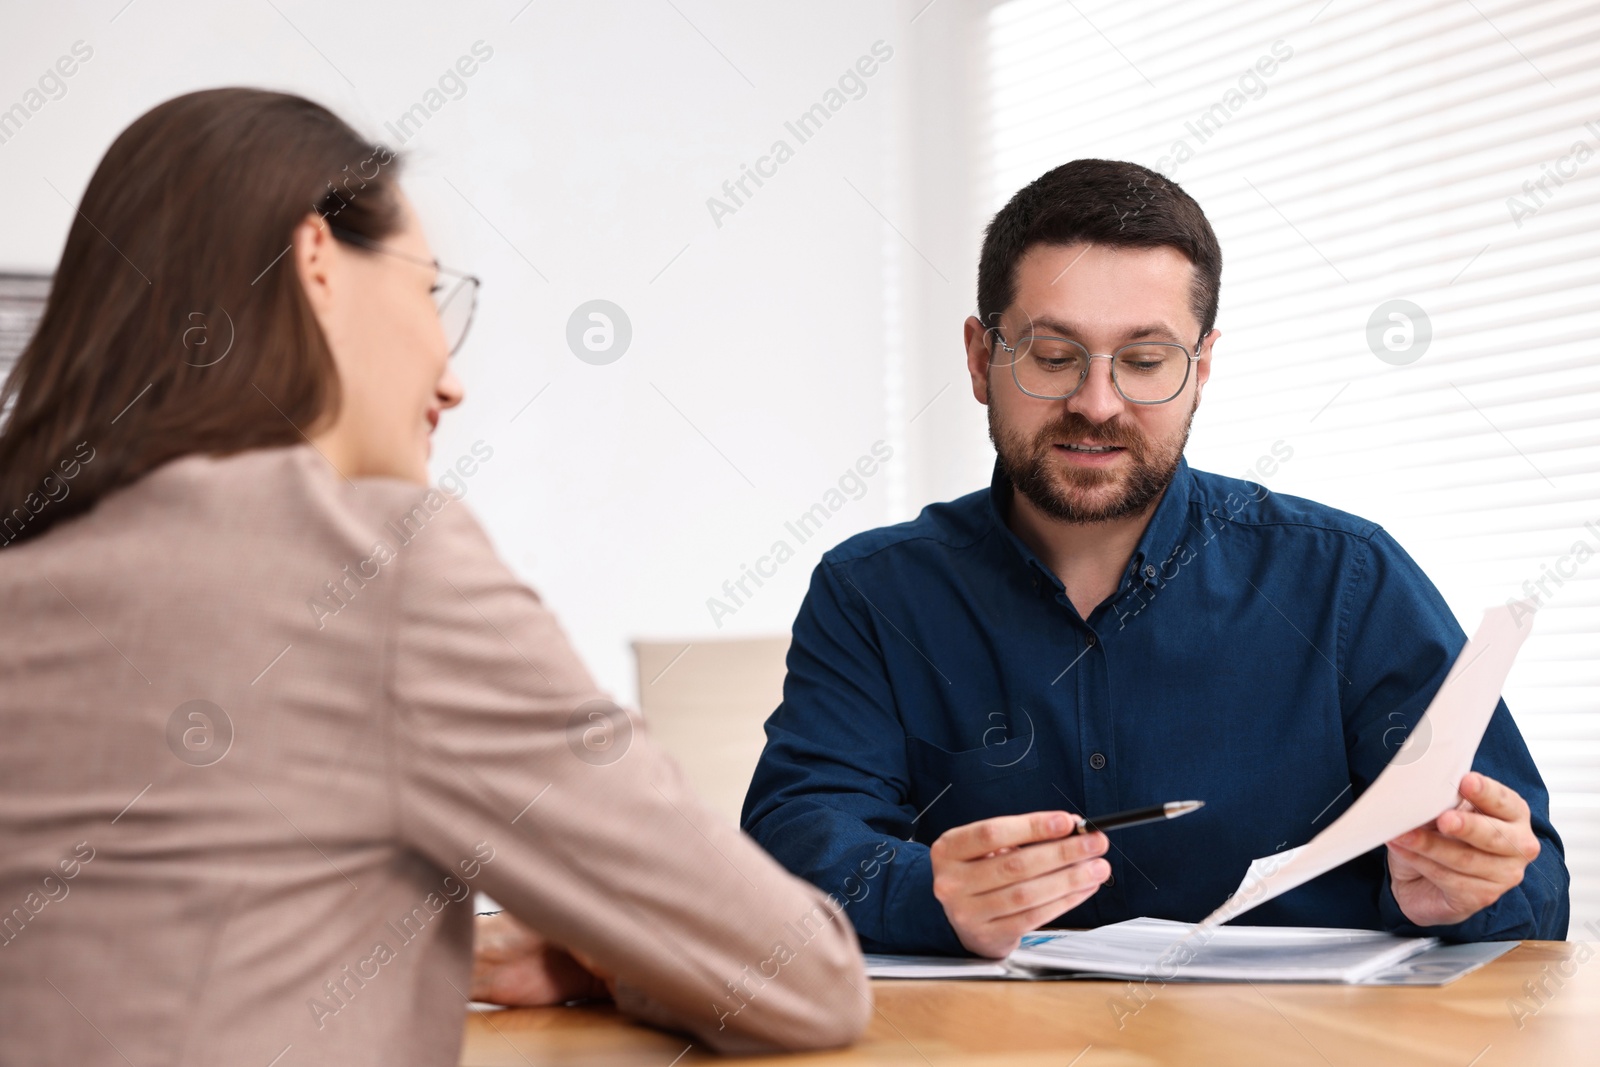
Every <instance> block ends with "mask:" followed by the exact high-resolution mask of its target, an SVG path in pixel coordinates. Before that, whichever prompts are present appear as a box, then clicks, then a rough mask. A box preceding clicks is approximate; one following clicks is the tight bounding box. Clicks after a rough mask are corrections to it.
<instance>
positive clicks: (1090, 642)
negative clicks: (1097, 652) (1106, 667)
mask: <svg viewBox="0 0 1600 1067" xmlns="http://www.w3.org/2000/svg"><path fill="white" fill-rule="evenodd" d="M1083 640H1084V643H1085V644H1087V645H1088V646H1089V647H1090V648H1093V647H1094V643H1095V636H1094V634H1090V635H1089V636H1088V637H1085V638H1084V639H1083Z"/></svg>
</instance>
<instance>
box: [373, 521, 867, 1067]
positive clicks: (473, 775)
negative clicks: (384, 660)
mask: <svg viewBox="0 0 1600 1067" xmlns="http://www.w3.org/2000/svg"><path fill="white" fill-rule="evenodd" d="M398 555H399V557H400V562H399V568H400V569H399V571H398V575H397V576H398V578H399V580H400V582H401V585H400V589H399V592H398V593H397V598H398V603H397V608H398V610H397V621H396V622H395V624H394V629H393V631H392V634H391V638H390V642H389V645H390V647H389V649H388V664H387V671H388V680H389V681H388V685H389V700H390V703H391V706H392V726H391V734H392V737H391V742H390V750H391V759H392V761H393V765H394V768H395V773H394V777H393V781H394V783H395V784H394V786H393V788H394V790H395V794H396V795H395V798H394V805H395V810H396V812H397V819H398V822H399V832H400V834H401V835H402V837H403V839H405V840H406V841H407V842H408V843H409V844H410V845H411V846H412V847H413V848H415V849H416V850H417V851H418V852H420V853H421V854H422V855H424V856H426V857H427V858H428V859H430V860H431V861H433V862H434V863H436V864H438V865H439V866H440V867H443V868H445V869H447V870H451V871H455V870H457V869H458V865H459V864H460V863H461V861H462V860H463V859H464V858H465V859H469V860H470V859H472V858H474V857H476V859H477V860H479V861H481V862H479V863H477V864H475V865H474V869H475V870H476V872H477V875H476V877H475V879H474V880H473V884H474V885H475V886H476V887H477V888H479V889H482V890H484V891H486V892H488V893H489V894H490V895H491V896H493V897H494V899H495V900H497V901H499V902H500V903H501V904H502V905H503V906H504V907H505V908H506V909H507V910H509V911H510V912H511V913H512V914H514V915H516V916H517V917H518V918H519V919H521V920H522V921H523V922H525V923H527V924H528V925H529V926H531V927H533V928H534V929H536V930H538V931H540V932H542V933H543V934H544V935H545V936H547V937H549V938H550V939H551V940H553V941H555V942H556V943H558V944H561V945H564V946H566V947H568V948H571V949H574V950H576V951H578V952H580V953H581V954H583V955H585V956H587V957H588V958H590V959H592V960H594V961H595V963H596V965H597V966H598V967H600V968H601V969H603V970H605V971H609V972H610V973H612V974H614V975H615V976H616V977H617V1001H618V1004H619V1006H621V1007H622V1008H623V1009H624V1010H625V1011H629V1012H631V1013H633V1014H634V1015H636V1016H638V1017H639V1018H642V1019H644V1020H646V1021H649V1022H652V1023H655V1024H658V1025H662V1026H667V1027H672V1028H675V1029H679V1030H683V1031H686V1032H688V1033H689V1034H692V1035H694V1036H695V1037H697V1038H699V1039H700V1040H702V1041H704V1042H705V1043H706V1044H707V1045H708V1046H710V1047H711V1048H713V1049H715V1050H718V1051H722V1052H751V1051H770V1050H777V1049H801V1048H822V1047H831V1046H837V1045H841V1044H846V1043H848V1042H850V1041H852V1040H854V1039H855V1038H856V1037H858V1036H859V1035H860V1034H861V1032H862V1031H863V1030H864V1029H865V1026H866V1023H867V1021H868V1019H869V1018H870V1016H871V1013H872V996H871V990H870V987H869V985H868V983H867V981H866V978H865V973H864V970H863V965H862V960H861V955H860V950H859V948H858V947H857V944H856V939H855V935H854V933H853V931H852V930H851V929H850V925H849V923H848V921H847V920H845V919H844V918H843V917H842V913H841V911H840V909H839V907H838V906H837V904H836V903H835V902H832V901H830V900H828V899H827V898H826V897H825V896H824V894H822V893H820V892H818V891H817V890H816V889H815V888H813V887H812V886H809V885H807V884H806V883H804V882H802V881H801V880H799V879H797V878H795V877H793V876H792V875H790V874H788V873H787V872H785V871H784V870H783V869H782V868H780V867H779V866H778V865H777V864H776V863H774V862H773V861H772V859H771V858H770V857H768V856H767V855H765V854H764V853H763V852H762V851H761V850H760V849H759V848H758V847H757V846H756V845H755V844H754V842H752V841H751V840H750V839H749V838H747V837H745V836H744V835H743V834H741V833H740V832H739V830H738V828H737V827H735V826H733V825H732V824H731V823H728V822H727V821H725V820H724V819H722V818H720V817H719V816H717V815H716V813H715V812H714V811H713V809H711V808H710V807H709V806H708V805H707V804H706V803H704V802H702V801H701V800H700V798H699V797H697V796H696V795H695V794H694V793H693V791H692V790H691V789H690V788H689V787H688V785H687V784H686V783H685V780H684V778H683V776H682V775H681V773H680V772H679V770H678V768H677V766H676V764H675V763H674V762H673V761H672V760H671V759H670V758H669V757H667V756H666V755H665V754H664V753H663V752H662V751H661V750H660V749H658V748H657V747H656V745H655V744H654V743H652V741H651V739H650V737H649V735H648V734H647V733H646V731H645V729H644V725H643V722H642V720H640V719H639V718H638V716H637V715H634V714H632V713H629V712H625V711H623V709H621V708H618V707H617V706H616V705H615V704H611V703H610V702H609V701H608V700H607V699H606V697H605V695H604V694H603V693H601V692H600V691H599V690H598V689H597V688H596V687H595V684H594V682H593V681H592V680H591V679H590V677H589V675H588V673H587V671H586V670H585V669H584V667H583V665H582V664H581V663H580V662H579V661H578V659H577V657H576V655H575V654H574V653H573V650H572V648H571V647H570V645H569V643H568V640H567V637H566V635H565V634H564V633H563V631H562V629H561V627H560V626H559V624H558V623H557V621H556V619H555V617H554V616H553V615H552V614H551V613H550V611H549V610H547V609H546V607H545V606H544V604H543V603H541V601H540V599H539V597H538V596H537V595H536V594H535V593H534V592H533V591H532V590H530V589H529V588H528V587H527V586H525V585H523V584H522V583H521V582H519V581H517V580H516V579H515V577H514V576H513V575H511V574H510V572H509V571H507V570H506V568H505V567H504V566H503V565H502V564H501V562H500V561H499V559H498V558H497V557H496V556H495V554H494V551H493V549H492V548H491V546H490V545H489V542H488V540H487V538H486V537H485V536H484V534H483V532H482V530H481V529H480V528H479V526H478V525H477V523H476V522H475V521H474V520H473V519H472V518H471V516H470V515H469V514H468V513H467V512H466V509H465V507H464V505H462V504H459V503H455V502H449V503H446V504H444V505H443V507H442V508H441V509H440V510H439V511H438V513H436V514H435V515H434V516H433V517H432V519H431V521H430V522H429V524H428V525H427V526H426V527H425V528H424V529H423V530H421V532H420V533H418V534H417V535H416V537H415V538H414V539H413V540H412V541H411V542H410V543H408V544H406V545H404V546H402V547H401V548H400V549H399V550H398ZM486 855H487V856H491V857H492V858H491V859H490V860H484V859H483V857H484V856H486Z"/></svg>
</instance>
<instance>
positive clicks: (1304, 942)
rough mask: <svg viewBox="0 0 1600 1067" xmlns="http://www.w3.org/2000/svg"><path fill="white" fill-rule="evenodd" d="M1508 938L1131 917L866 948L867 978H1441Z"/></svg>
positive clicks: (1487, 955)
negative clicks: (943, 944) (896, 952)
mask: <svg viewBox="0 0 1600 1067" xmlns="http://www.w3.org/2000/svg"><path fill="white" fill-rule="evenodd" d="M1515 945H1516V942H1514V941H1506V942H1489V943H1484V944H1477V945H1441V944H1440V943H1439V941H1438V940H1437V939H1436V938H1431V937H1397V936H1395V935H1393V934H1386V933H1383V932H1382V931H1378V930H1337V929H1328V928H1322V927H1307V926H1295V927H1292V926H1227V927H1223V926H1217V927H1210V928H1205V929H1202V928H1201V927H1199V926H1198V925H1196V924H1193V923H1181V922H1173V921H1171V920H1169V919H1129V920H1128V921H1127V922H1121V923H1116V924H1114V925H1111V926H1102V927H1100V928H1098V929H1095V930H1082V931H1068V930H1044V931H1039V932H1037V933H1033V934H1029V935H1027V936H1026V937H1024V938H1023V939H1022V947H1021V948H1019V949H1017V951H1015V952H1013V953H1012V954H1011V955H1010V956H1008V957H1006V958H1005V959H1003V960H987V959H951V958H946V957H940V956H868V957H867V974H868V975H870V976H871V977H873V978H923V979H930V978H943V979H958V980H994V979H1008V978H1009V979H1025V980H1037V979H1052V978H1053V979H1071V978H1100V979H1104V978H1114V979H1132V980H1144V979H1153V980H1156V981H1161V982H1174V981H1177V982H1182V981H1222V982H1343V983H1349V984H1356V985H1445V984H1447V983H1449V982H1452V981H1454V980H1455V979H1457V978H1460V977H1461V976H1462V975H1464V974H1468V973H1470V972H1472V971H1475V970H1477V969H1478V968H1479V967H1481V966H1483V965H1484V964H1485V963H1487V962H1489V961H1490V960H1492V959H1494V958H1496V957H1497V956H1500V955H1501V954H1503V953H1504V952H1506V951H1508V950H1509V949H1511V948H1513V947H1515Z"/></svg>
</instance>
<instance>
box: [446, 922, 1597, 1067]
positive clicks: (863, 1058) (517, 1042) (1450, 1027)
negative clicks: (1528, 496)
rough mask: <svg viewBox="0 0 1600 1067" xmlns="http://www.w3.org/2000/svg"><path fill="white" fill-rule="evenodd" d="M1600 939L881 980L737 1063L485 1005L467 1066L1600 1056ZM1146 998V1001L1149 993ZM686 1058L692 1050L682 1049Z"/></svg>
mask: <svg viewBox="0 0 1600 1067" xmlns="http://www.w3.org/2000/svg"><path fill="white" fill-rule="evenodd" d="M1596 956H1600V946H1595V945H1584V944H1579V943H1575V942H1567V941H1527V942H1524V943H1523V944H1522V945H1520V946H1518V947H1517V948H1515V949H1512V950H1511V951H1510V952H1509V953H1507V954H1506V955H1504V956H1502V957H1500V959H1498V960H1496V961H1494V962H1493V963H1490V964H1489V965H1487V966H1486V967H1484V968H1483V969H1482V970H1479V971H1477V972H1475V973H1473V974H1469V975H1467V976H1466V977H1465V978H1462V979H1460V980H1458V981H1456V982H1454V983H1452V984H1450V985H1448V986H1443V987H1439V988H1425V987H1423V988H1418V987H1409V988H1405V987H1402V988H1392V987H1391V988H1378V987H1370V986H1338V985H1296V984H1284V983H1256V984H1253V985H1252V984H1243V985H1239V984H1222V983H1209V982H1208V983H1170V984H1167V985H1164V986H1158V985H1156V984H1155V983H1151V985H1150V986H1149V987H1147V991H1146V992H1144V993H1143V995H1142V996H1141V995H1139V994H1138V993H1137V992H1136V991H1135V987H1133V986H1130V985H1129V984H1128V983H1125V982H1088V981H1069V982H910V981H896V982H889V981H878V982H874V983H873V984H872V985H873V991H874V993H875V994H876V996H877V1013H876V1016H875V1017H874V1019H873V1022H872V1028H871V1029H870V1030H869V1031H868V1033H867V1035H866V1037H865V1038H864V1039H863V1040H862V1041H861V1042H860V1043H859V1044H857V1045H856V1046H854V1047H853V1048H849V1049H844V1050H841V1051H838V1052H828V1053H812V1054H804V1055H795V1056H788V1057H779V1058H772V1057H761V1058H751V1059H746V1058H743V1057H740V1058H722V1057H719V1056H716V1055H713V1054H710V1053H708V1052H707V1051H706V1050H705V1049H704V1048H703V1047H701V1046H698V1045H693V1046H691V1045H690V1042H689V1041H688V1039H687V1038H683V1037H678V1036H676V1035H673V1034H667V1033H663V1032H661V1031H658V1030H652V1029H650V1028H648V1027H645V1026H639V1025H635V1024H633V1023H630V1022H628V1021H627V1020H626V1019H624V1018H622V1017H621V1016H619V1015H618V1014H617V1013H616V1012H615V1011H613V1010H611V1009H610V1008H606V1007H583V1008H518V1009H512V1010H507V1011H499V1012H484V1013H481V1014H479V1013H473V1014H472V1015H470V1016H469V1018H468V1020H467V1032H466V1044H465V1046H464V1048H463V1050H462V1058H461V1063H462V1064H463V1065H465V1067H529V1065H537V1067H545V1065H547V1064H562V1065H571V1067H622V1065H628V1067H633V1065H647V1067H689V1065H690V1064H700V1063H715V1064H726V1065H730V1067H731V1065H734V1064H763V1065H765V1067H783V1065H787V1064H791V1063H792V1064H795V1065H797V1067H799V1065H802V1064H803V1065H805V1067H822V1065H834V1064H838V1065H845V1064H849V1065H864V1064H892V1065H896V1067H947V1065H948V1067H958V1065H962V1067H964V1065H968V1064H971V1065H974V1067H976V1065H983V1067H1104V1065H1110V1064H1118V1065H1135V1064H1138V1065H1144V1064H1166V1063H1174V1064H1176V1063H1182V1064H1198V1063H1217V1064H1228V1065H1230V1067H1231V1065H1249V1064H1271V1065H1272V1067H1292V1065H1298V1064H1306V1065H1311V1067H1329V1065H1335V1067H1343V1065H1345V1064H1351V1065H1355V1067H1379V1065H1382V1064H1391V1063H1392V1064H1408V1065H1438V1067H1500V1065H1524V1064H1538V1065H1544V1064H1552V1065H1554V1064H1563V1065H1565V1064H1600V963H1596V961H1595V959H1594V957H1596ZM1141 1001H1142V1003H1141ZM675 1057H681V1058H678V1059H676V1060H675V1059H674V1058H675Z"/></svg>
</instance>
